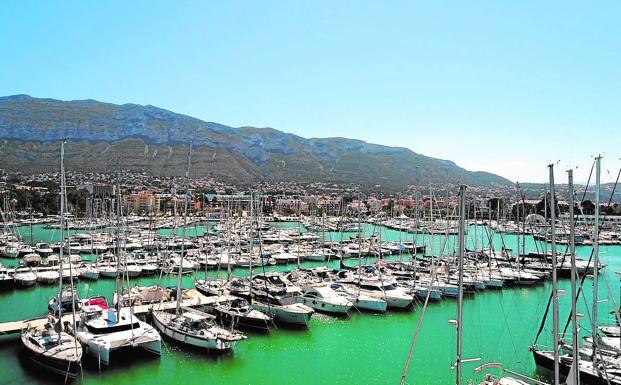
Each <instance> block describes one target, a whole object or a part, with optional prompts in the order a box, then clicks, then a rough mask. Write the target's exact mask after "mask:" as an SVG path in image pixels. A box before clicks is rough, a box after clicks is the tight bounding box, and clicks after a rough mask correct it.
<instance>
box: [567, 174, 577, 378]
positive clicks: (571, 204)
mask: <svg viewBox="0 0 621 385" xmlns="http://www.w3.org/2000/svg"><path fill="white" fill-rule="evenodd" d="M567 179H568V185H569V186H568V188H569V254H570V256H571V325H572V332H571V335H572V342H571V347H572V351H573V352H572V359H573V367H574V370H573V372H572V371H571V370H570V371H569V372H570V373H571V374H572V376H573V378H571V379H569V378H568V379H567V381H566V382H568V383H573V384H575V385H580V357H579V355H578V354H579V353H578V315H577V314H576V311H577V309H576V300H577V297H576V240H575V238H574V237H575V232H576V229H575V223H574V171H573V170H567ZM570 381H571V382H570Z"/></svg>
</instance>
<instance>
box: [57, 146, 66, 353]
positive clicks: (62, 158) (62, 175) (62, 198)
mask: <svg viewBox="0 0 621 385" xmlns="http://www.w3.org/2000/svg"><path fill="white" fill-rule="evenodd" d="M65 143H66V141H65V140H63V141H62V143H61V144H60V249H59V257H58V272H59V278H58V322H59V323H60V327H61V330H62V324H63V322H62V319H63V307H62V295H63V294H62V293H63V248H64V244H63V241H64V240H65V195H64V194H65ZM60 338H61V337H60V333H59V334H58V342H59V343H60Z"/></svg>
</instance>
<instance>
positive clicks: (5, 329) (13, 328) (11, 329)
mask: <svg viewBox="0 0 621 385" xmlns="http://www.w3.org/2000/svg"><path fill="white" fill-rule="evenodd" d="M183 296H184V297H185V298H184V299H182V300H181V307H183V308H194V307H199V306H209V305H213V304H216V303H218V302H223V301H227V300H229V299H230V298H231V296H229V295H222V296H213V297H207V296H205V295H202V294H201V293H199V292H198V290H196V289H188V290H184V291H183ZM176 307H177V301H171V302H162V303H150V304H145V305H137V306H133V307H132V311H133V313H134V314H136V315H144V314H146V313H148V312H149V311H150V310H151V309H156V310H171V309H175V308H176ZM47 320H48V318H47V315H45V316H41V317H39V318H32V319H25V320H18V321H9V322H2V323H0V336H3V335H8V334H16V333H19V332H20V331H21V330H22V327H23V326H24V324H25V323H29V324H30V325H31V326H42V325H45V323H46V322H47ZM62 322H63V323H64V322H73V318H72V314H65V315H64V316H63V317H62Z"/></svg>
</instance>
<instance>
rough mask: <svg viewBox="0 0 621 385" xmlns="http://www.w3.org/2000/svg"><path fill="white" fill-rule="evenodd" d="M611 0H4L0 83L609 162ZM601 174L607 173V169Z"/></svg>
mask: <svg viewBox="0 0 621 385" xmlns="http://www.w3.org/2000/svg"><path fill="white" fill-rule="evenodd" d="M620 15H621V2H619V1H610V2H571V1H558V2H541V1H513V2H509V1H454V2H443V1H426V2H415V1H390V0H389V1H362V0H359V1H342V0H339V1H333V0H330V1H319V0H313V1H296V0H293V1H274V2H272V1H195V2H193V1H172V0H171V1H168V2H162V1H144V2H140V1H124V2H114V1H105V2H96V1H88V2H82V1H49V2H42V1H32V2H29V1H14V2H5V3H4V4H3V5H2V12H0V47H1V52H2V58H1V63H2V64H0V95H9V94H17V93H25V94H30V95H32V96H37V97H52V98H58V99H65V100H71V99H86V98H91V99H97V100H102V101H107V102H114V103H130V102H131V103H139V104H152V105H156V106H158V107H162V108H166V109H170V110H173V111H175V112H180V113H185V114H188V115H192V116H195V117H198V118H201V119H204V120H208V121H214V122H219V123H223V124H228V125H232V126H242V125H254V126H270V127H274V128H277V129H280V130H283V131H287V132H291V133H295V134H298V135H301V136H305V137H324V136H344V137H352V138H359V139H363V140H366V141H369V142H375V143H380V144H387V145H399V146H405V147H409V148H411V149H412V150H414V151H416V152H419V153H422V154H425V155H430V156H435V157H438V158H444V159H451V160H454V161H455V162H457V164H459V165H461V166H463V167H465V168H468V169H470V170H485V171H491V172H495V173H498V174H501V175H503V176H506V177H507V178H509V179H512V180H519V181H543V180H545V179H546V178H547V176H546V172H547V171H546V167H545V166H546V164H547V163H548V162H550V161H557V160H560V163H559V167H558V173H557V179H558V180H559V181H560V182H562V181H565V175H563V173H562V171H564V170H565V169H566V168H567V167H568V166H569V165H570V164H571V165H579V166H580V167H579V169H578V171H577V177H576V178H577V179H578V180H586V173H587V172H588V168H589V167H590V162H591V156H592V155H594V154H596V153H598V152H601V153H605V156H606V158H605V160H604V165H605V169H608V170H609V172H610V174H611V175H610V176H609V175H608V173H607V172H606V171H604V172H603V179H604V180H610V179H614V176H616V171H617V170H618V168H619V167H620V166H621V161H619V157H621V23H620V22H619V17H620ZM613 174H614V175H613Z"/></svg>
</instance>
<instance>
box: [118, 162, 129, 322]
mask: <svg viewBox="0 0 621 385" xmlns="http://www.w3.org/2000/svg"><path fill="white" fill-rule="evenodd" d="M116 190H117V191H116V278H115V280H114V292H115V293H116V298H117V300H116V311H117V312H118V313H120V311H121V306H122V305H121V302H122V301H121V296H122V293H121V291H122V290H121V285H120V282H119V277H120V275H121V171H120V170H119V169H118V168H117V172H116ZM129 300H130V302H131V294H130V298H129ZM117 322H119V317H117Z"/></svg>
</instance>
